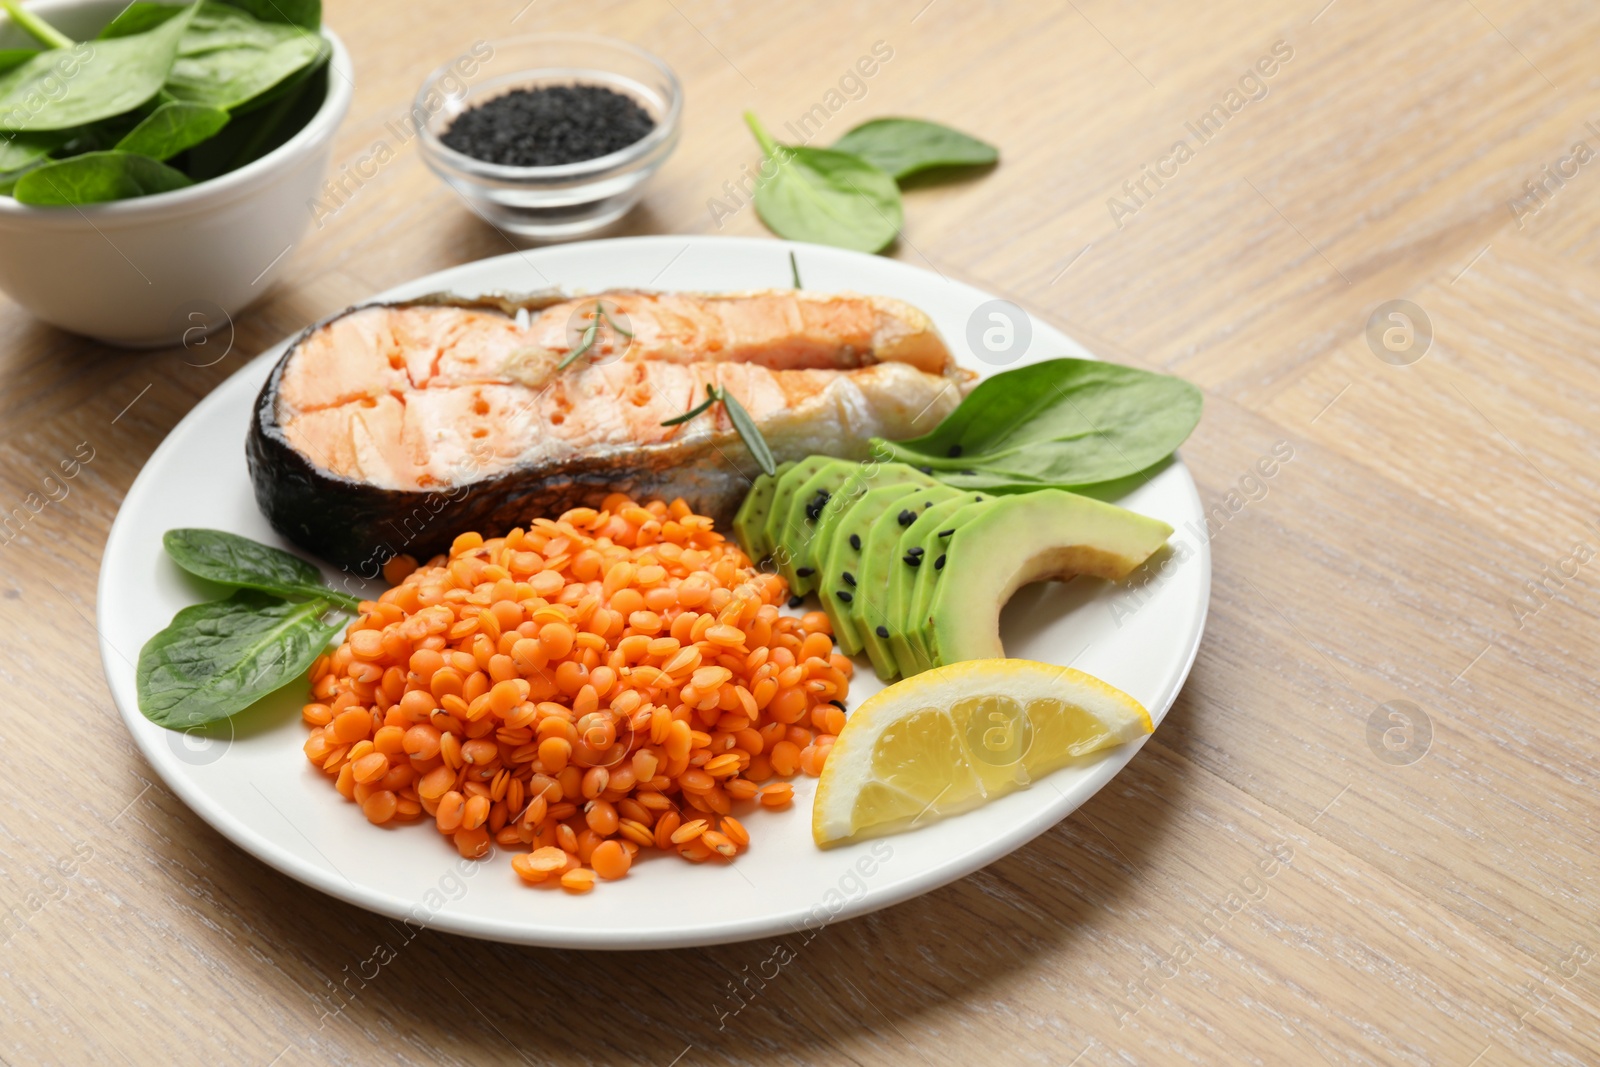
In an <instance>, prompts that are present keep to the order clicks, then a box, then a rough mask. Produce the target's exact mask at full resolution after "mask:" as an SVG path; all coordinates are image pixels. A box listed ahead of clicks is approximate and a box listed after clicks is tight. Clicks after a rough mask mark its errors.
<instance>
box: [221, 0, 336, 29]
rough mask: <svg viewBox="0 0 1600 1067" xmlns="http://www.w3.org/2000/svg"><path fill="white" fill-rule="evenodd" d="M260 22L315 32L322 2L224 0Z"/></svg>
mask: <svg viewBox="0 0 1600 1067" xmlns="http://www.w3.org/2000/svg"><path fill="white" fill-rule="evenodd" d="M224 2H225V3H227V4H230V5H232V6H233V7H236V8H238V9H239V10H241V11H246V12H249V13H250V14H251V15H254V16H255V17H256V18H258V19H260V20H261V21H262V22H282V23H286V24H288V25H290V26H300V27H303V28H305V29H308V30H316V29H319V28H320V27H321V26H322V0H224Z"/></svg>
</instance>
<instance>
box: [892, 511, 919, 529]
mask: <svg viewBox="0 0 1600 1067" xmlns="http://www.w3.org/2000/svg"><path fill="white" fill-rule="evenodd" d="M896 517H897V519H898V520H899V522H900V525H901V526H910V525H911V524H912V523H914V522H916V521H917V513H916V512H914V511H912V510H911V509H910V508H906V509H905V510H904V511H902V512H900V514H899V515H898V516H896Z"/></svg>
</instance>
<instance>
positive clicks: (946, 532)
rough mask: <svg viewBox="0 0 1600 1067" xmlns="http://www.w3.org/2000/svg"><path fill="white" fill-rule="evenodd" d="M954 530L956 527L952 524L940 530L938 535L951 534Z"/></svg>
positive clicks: (946, 535)
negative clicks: (946, 528)
mask: <svg viewBox="0 0 1600 1067" xmlns="http://www.w3.org/2000/svg"><path fill="white" fill-rule="evenodd" d="M955 532H956V528H955V527H954V526H952V527H950V529H948V530H940V531H939V536H940V537H949V536H950V535H951V534H953V533H955Z"/></svg>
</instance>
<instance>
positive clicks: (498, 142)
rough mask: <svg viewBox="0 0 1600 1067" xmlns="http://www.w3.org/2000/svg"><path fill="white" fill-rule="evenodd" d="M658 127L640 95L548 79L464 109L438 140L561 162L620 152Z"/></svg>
mask: <svg viewBox="0 0 1600 1067" xmlns="http://www.w3.org/2000/svg"><path fill="white" fill-rule="evenodd" d="M655 128H656V120H655V119H653V118H651V117H650V112H648V111H646V110H645V109H644V108H642V107H640V106H639V104H638V102H637V101H635V100H634V99H633V98H632V97H629V96H625V95H623V94H622V93H619V92H615V91H613V90H611V89H607V88H606V87H605V86H603V85H583V84H575V85H546V86H541V87H539V88H537V89H513V90H511V91H510V92H509V93H506V94H505V95H504V96H497V97H494V98H493V99H491V100H485V101H484V102H483V103H481V104H478V105H476V106H474V107H471V108H469V109H467V110H466V111H463V112H462V113H461V114H460V115H457V116H456V118H455V121H454V122H452V123H451V124H450V128H449V129H447V130H446V131H445V132H444V134H443V135H442V136H441V137H440V138H439V140H440V142H442V143H443V144H444V145H445V146H446V147H449V148H453V149H455V150H456V151H457V152H460V153H461V154H462V155H465V156H471V157H472V158H473V159H481V160H483V161H484V162H485V163H498V164H500V165H501V166H504V167H559V166H561V165H562V164H565V163H582V162H583V161H585V160H588V159H598V158H599V157H601V156H608V155H610V154H611V153H612V152H620V151H622V150H623V149H624V148H627V147H628V146H629V145H631V144H633V143H634V142H635V141H638V140H640V139H641V138H643V137H644V136H646V135H647V134H648V133H649V132H650V131H651V130H653V129H655Z"/></svg>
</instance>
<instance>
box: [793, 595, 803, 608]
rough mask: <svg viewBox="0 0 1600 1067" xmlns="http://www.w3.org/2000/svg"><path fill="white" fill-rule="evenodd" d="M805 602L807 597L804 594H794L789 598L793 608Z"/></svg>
mask: <svg viewBox="0 0 1600 1067" xmlns="http://www.w3.org/2000/svg"><path fill="white" fill-rule="evenodd" d="M805 602H806V598H805V597H803V596H792V597H790V598H789V606H790V607H791V608H797V607H799V606H800V605H801V604H804V603H805Z"/></svg>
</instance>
